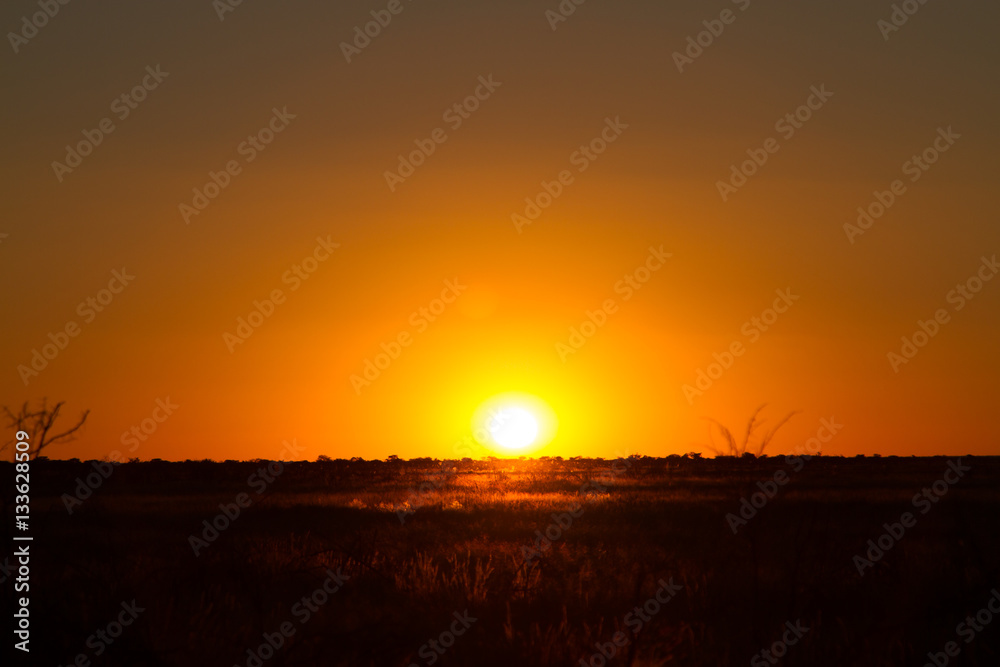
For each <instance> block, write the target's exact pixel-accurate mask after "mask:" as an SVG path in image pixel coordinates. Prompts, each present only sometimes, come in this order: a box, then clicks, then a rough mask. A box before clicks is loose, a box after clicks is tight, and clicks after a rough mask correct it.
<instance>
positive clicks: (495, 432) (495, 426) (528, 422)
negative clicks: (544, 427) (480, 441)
mask: <svg viewBox="0 0 1000 667" xmlns="http://www.w3.org/2000/svg"><path fill="white" fill-rule="evenodd" d="M489 429H490V435H492V436H493V440H494V441H495V442H496V443H497V444H498V445H500V446H501V447H505V448H507V449H523V448H525V447H527V446H528V445H530V444H531V443H533V442H534V441H535V438H537V437H538V421H537V420H536V419H535V417H534V415H532V414H531V413H530V412H528V411H527V410H525V409H524V408H517V407H513V408H501V409H500V410H498V411H497V413H496V415H494V418H493V420H492V422H491V423H490V424H489Z"/></svg>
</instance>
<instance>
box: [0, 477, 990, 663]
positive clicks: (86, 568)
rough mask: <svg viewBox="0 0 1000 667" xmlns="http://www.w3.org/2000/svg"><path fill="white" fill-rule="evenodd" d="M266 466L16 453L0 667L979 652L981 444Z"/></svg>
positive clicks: (986, 652) (985, 558)
mask: <svg viewBox="0 0 1000 667" xmlns="http://www.w3.org/2000/svg"><path fill="white" fill-rule="evenodd" d="M267 465H268V464H267V462H252V463H234V462H229V463H212V462H187V463H166V462H158V461H154V462H147V463H129V464H122V465H118V466H115V467H110V465H109V464H96V466H95V464H94V463H93V462H76V461H46V460H44V459H40V460H38V461H35V462H33V463H32V469H31V503H32V504H31V515H30V516H31V524H30V529H29V531H28V534H30V535H32V536H33V537H34V540H33V541H32V542H31V546H30V554H31V557H30V568H31V574H30V577H31V579H30V586H31V588H30V598H31V604H30V615H31V616H30V623H31V641H30V648H31V653H30V658H29V660H24V657H25V656H24V654H21V653H19V652H16V653H18V656H17V658H16V661H15V662H14V663H6V662H5V664H31V665H71V664H77V665H88V664H93V665H130V666H140V667H141V666H146V665H185V666H187V665H191V666H200V665H218V666H220V667H230V666H232V665H240V666H241V667H254V666H261V665H266V666H268V667H272V666H273V667H278V666H284V665H287V666H292V665H295V666H299V665H330V666H333V665H351V666H378V667H382V666H399V667H408V666H409V665H421V666H423V665H432V664H438V665H445V666H447V665H470V666H480V665H481V666H484V667H490V666H493V665H528V666H530V665H545V666H548V665H566V666H578V665H580V664H581V660H582V661H583V662H582V664H584V665H595V666H597V665H603V664H607V665H634V666H637V667H638V666H651V665H751V666H752V667H753V666H757V665H771V664H782V665H838V666H841V665H873V666H874V665H917V666H919V665H924V664H932V665H933V664H936V665H945V664H949V665H977V666H978V665H983V666H990V667H995V666H996V665H1000V614H996V613H994V612H993V611H991V610H990V608H989V606H990V604H992V606H993V609H995V610H997V611H1000V594H997V593H996V591H997V587H998V586H1000V485H998V482H1000V459H997V458H982V457H963V458H961V460H960V461H959V459H958V458H930V459H915V458H881V459H880V458H875V459H871V458H869V459H840V458H830V457H823V458H814V459H812V460H810V461H802V460H792V459H788V460H786V459H785V458H783V457H778V458H763V459H757V460H753V459H716V460H711V461H701V460H697V459H686V458H678V457H672V458H670V459H650V458H638V457H633V458H630V459H627V460H619V461H617V462H612V461H593V460H571V461H561V460H554V461H484V462H471V461H465V462H452V463H445V464H443V465H442V464H441V463H439V462H434V461H430V460H421V461H414V462H402V461H391V462H364V461H351V462H347V461H331V462H320V463H306V462H300V463H285V464H283V465H281V466H278V464H271V471H270V472H268V471H267ZM98 468H103V470H99V469H98ZM261 469H263V473H262V472H260V471H261ZM0 471H2V475H3V478H4V479H13V477H14V471H13V469H12V467H11V465H10V464H9V463H8V464H3V465H2V466H0ZM949 471H950V472H949ZM105 474H106V475H107V476H106V477H105ZM935 484H936V485H935ZM11 487H12V485H11V484H6V483H5V484H4V487H3V500H4V506H3V509H4V516H5V520H4V528H3V532H4V539H3V547H2V549H3V551H0V562H2V564H3V566H4V568H3V573H2V575H0V577H2V578H3V579H4V581H3V596H4V598H5V610H7V613H5V616H6V617H7V619H8V621H7V622H8V623H10V618H11V616H10V612H9V610H11V609H14V599H15V595H17V596H21V595H24V593H18V594H15V593H14V592H13V590H12V587H13V585H14V583H15V581H16V579H17V577H18V574H17V562H16V558H14V557H13V556H12V555H10V554H12V553H13V550H14V547H12V546H11V545H12V544H15V543H14V542H13V541H12V539H11V538H12V535H13V533H14V532H16V530H15V528H14V519H13V514H14V508H13V500H14V497H13V493H12V488H11ZM925 489H926V491H925ZM754 493H757V494H758V495H756V496H754V495H753V494H754ZM768 496H772V497H768ZM741 498H745V499H746V500H747V503H748V504H745V505H743V516H740V511H741ZM751 501H753V502H755V503H756V504H757V505H760V506H761V507H760V508H759V509H757V508H753V507H752V504H750V503H751ZM241 505H242V506H241ZM237 509H238V510H239V514H238V516H237V515H236V510H237ZM751 510H753V511H755V512H756V514H752V512H751ZM907 513H908V514H907ZM227 514H228V515H229V516H227ZM727 515H732V516H729V517H728V518H727ZM213 523H214V524H215V526H214V527H213V526H212V524H213ZM734 528H735V533H734ZM536 531H538V532H537V533H536ZM546 533H547V537H545V538H544V539H543V537H541V536H544V535H546ZM869 540H872V543H871V544H870V543H869ZM5 557H6V560H4V558H5ZM856 557H857V558H856ZM994 595H996V598H994ZM991 599H993V601H992V602H991ZM977 615H978V617H977ZM970 617H971V618H970ZM119 623H120V624H121V625H119ZM6 636H7V639H6V640H5V641H9V642H11V643H13V641H16V640H12V639H11V635H10V634H9V633H8V634H7V635H6ZM274 647H276V648H274ZM949 650H950V651H951V653H952V654H953V655H949V654H948V651H949ZM4 652H5V653H6V652H7V651H6V649H5V651H4ZM762 652H763V653H762ZM602 654H603V655H602ZM928 654H931V656H929V655H928ZM606 656H607V657H606Z"/></svg>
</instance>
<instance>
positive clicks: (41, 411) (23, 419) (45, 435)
mask: <svg viewBox="0 0 1000 667" xmlns="http://www.w3.org/2000/svg"><path fill="white" fill-rule="evenodd" d="M65 404H66V402H65V401H59V402H58V403H56V404H55V405H54V406H52V407H51V408H49V407H48V399H45V398H43V399H42V405H41V407H39V408H38V409H37V410H32V409H31V406H30V404H29V403H28V401H25V402H24V405H22V406H21V409H20V410H18V411H17V412H13V411H11V409H10V408H8V407H7V406H6V405H5V406H3V411H4V414H6V415H7V423H8V426H10V427H11V428H13V429H14V431H15V432H16V431H24V432H25V433H27V434H28V436H29V437H28V442H29V443H30V449H29V450H28V452H29V454H30V456H31V458H32V459H35V458H38V455H39V454H40V453H41V452H42V450H43V449H45V448H46V447H48V446H49V445H54V444H55V443H57V442H66V441H69V440H72V439H74V438H75V437H76V432H77V431H79V430H80V428H81V427H82V426H83V423H84V422H85V421H87V416H88V415H89V414H90V410H85V411H84V412H83V414H82V415H81V416H80V421H78V422H77V423H76V426H74V427H72V428H70V429H68V430H66V431H63V432H62V433H60V434H59V435H55V434H54V431H53V427H54V426H55V423H56V420H57V419H59V415H60V412H61V411H62V407H63V405H65ZM14 442H16V440H9V441H8V442H6V443H5V444H4V446H3V447H2V448H0V451H3V450H4V449H7V448H8V447H10V446H11V445H12V444H13V443H14Z"/></svg>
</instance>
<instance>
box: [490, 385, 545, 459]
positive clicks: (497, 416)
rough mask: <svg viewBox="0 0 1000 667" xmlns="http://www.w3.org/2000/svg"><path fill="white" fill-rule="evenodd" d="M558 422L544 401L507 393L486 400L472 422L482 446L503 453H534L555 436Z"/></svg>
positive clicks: (529, 396) (528, 395)
mask: <svg viewBox="0 0 1000 667" xmlns="http://www.w3.org/2000/svg"><path fill="white" fill-rule="evenodd" d="M556 425H557V420H556V417H555V413H553V411H552V408H550V407H549V406H548V405H547V404H546V403H545V401H543V400H541V399H540V398H538V397H537V396H532V395H531V394H523V393H520V392H507V393H505V394H498V395H496V396H493V397H492V398H490V399H488V400H487V401H485V402H484V403H483V404H482V405H480V406H479V409H478V410H476V413H475V415H474V416H473V419H472V427H473V433H474V435H475V438H476V440H478V441H479V442H480V443H481V444H483V445H485V446H487V447H491V448H496V449H498V450H501V451H504V452H518V453H521V454H525V453H528V452H530V451H535V450H537V449H538V448H540V447H542V446H544V445H546V444H548V442H549V441H551V440H552V438H553V437H555V432H556Z"/></svg>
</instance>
